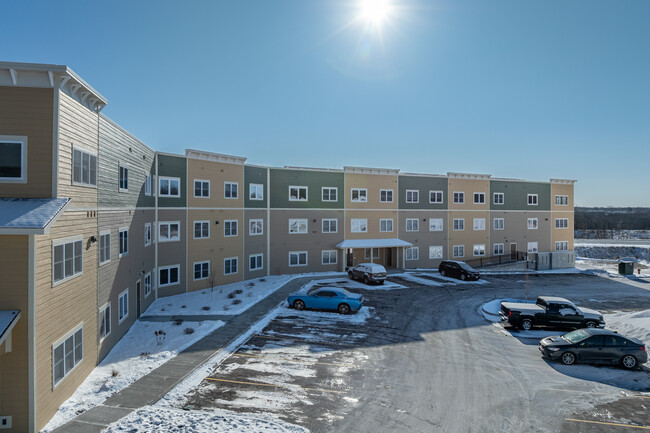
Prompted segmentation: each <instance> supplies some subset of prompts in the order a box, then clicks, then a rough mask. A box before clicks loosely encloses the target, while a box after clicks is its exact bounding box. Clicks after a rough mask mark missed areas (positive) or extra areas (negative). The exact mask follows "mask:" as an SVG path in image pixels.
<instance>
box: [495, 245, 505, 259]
mask: <svg viewBox="0 0 650 433" xmlns="http://www.w3.org/2000/svg"><path fill="white" fill-rule="evenodd" d="M493 253H494V255H495V256H502V255H503V244H494V250H493Z"/></svg>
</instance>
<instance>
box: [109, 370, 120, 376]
mask: <svg viewBox="0 0 650 433" xmlns="http://www.w3.org/2000/svg"><path fill="white" fill-rule="evenodd" d="M119 374H120V372H119V371H117V370H116V369H113V370H111V376H112V377H117V376H118V375H119Z"/></svg>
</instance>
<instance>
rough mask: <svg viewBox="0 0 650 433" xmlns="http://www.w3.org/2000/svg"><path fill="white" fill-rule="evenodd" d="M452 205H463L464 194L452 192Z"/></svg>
mask: <svg viewBox="0 0 650 433" xmlns="http://www.w3.org/2000/svg"><path fill="white" fill-rule="evenodd" d="M454 203H456V204H463V203H465V193H464V192H458V191H454Z"/></svg>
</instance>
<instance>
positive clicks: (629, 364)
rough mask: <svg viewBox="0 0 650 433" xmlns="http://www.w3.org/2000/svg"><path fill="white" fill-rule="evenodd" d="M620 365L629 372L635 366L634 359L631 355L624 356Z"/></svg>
mask: <svg viewBox="0 0 650 433" xmlns="http://www.w3.org/2000/svg"><path fill="white" fill-rule="evenodd" d="M621 365H622V366H623V367H625V368H627V369H628V370H631V369H633V368H635V367H636V365H637V362H636V358H635V357H634V356H632V355H625V356H624V357H623V359H621Z"/></svg>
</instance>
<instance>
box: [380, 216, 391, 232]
mask: <svg viewBox="0 0 650 433" xmlns="http://www.w3.org/2000/svg"><path fill="white" fill-rule="evenodd" d="M379 231H380V232H392V231H393V220H392V219H391V218H386V219H383V218H382V219H380V220H379Z"/></svg>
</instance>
